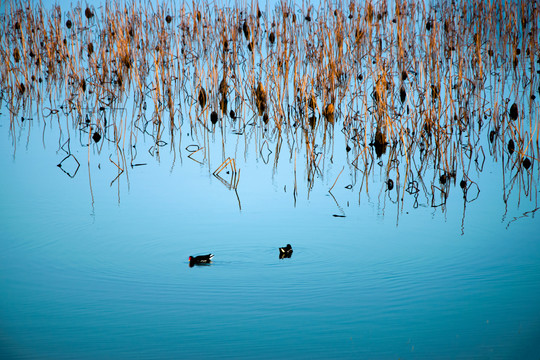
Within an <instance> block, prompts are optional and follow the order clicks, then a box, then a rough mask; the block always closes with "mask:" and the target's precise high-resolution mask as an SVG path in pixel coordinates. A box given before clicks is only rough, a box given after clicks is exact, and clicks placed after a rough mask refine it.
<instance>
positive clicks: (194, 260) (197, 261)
mask: <svg viewBox="0 0 540 360" xmlns="http://www.w3.org/2000/svg"><path fill="white" fill-rule="evenodd" d="M213 257H214V254H208V255H199V256H190V257H189V267H193V266H195V265H207V264H210V263H211V262H212V258H213Z"/></svg>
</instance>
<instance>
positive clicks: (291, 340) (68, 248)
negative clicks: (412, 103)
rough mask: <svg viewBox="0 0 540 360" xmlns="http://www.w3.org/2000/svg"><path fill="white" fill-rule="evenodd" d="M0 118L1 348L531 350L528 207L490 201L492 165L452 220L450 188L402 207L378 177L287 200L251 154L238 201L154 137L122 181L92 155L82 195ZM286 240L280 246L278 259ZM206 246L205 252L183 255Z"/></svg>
mask: <svg viewBox="0 0 540 360" xmlns="http://www.w3.org/2000/svg"><path fill="white" fill-rule="evenodd" d="M0 125H1V127H0V131H1V134H2V139H3V140H2V141H1V142H0V144H1V145H0V146H1V157H0V161H1V164H0V165H1V168H2V169H3V171H2V174H3V175H2V176H1V178H0V179H1V180H0V181H1V184H0V197H1V198H2V205H1V206H0V218H1V225H2V229H3V230H2V240H1V242H0V247H1V248H0V250H1V251H0V257H1V259H0V274H1V282H0V291H1V293H2V296H1V299H2V300H1V302H2V303H1V307H0V324H1V333H0V334H1V335H0V341H1V350H2V354H3V357H4V358H28V359H33V358H88V359H94V358H133V357H138V358H184V357H193V356H201V354H203V356H206V357H211V358H222V357H230V358H237V357H238V358H254V357H257V358H288V357H300V358H336V357H343V358H434V357H435V358H501V359H505V358H531V359H537V358H538V356H539V354H540V353H539V351H540V347H539V346H538V342H537V340H538V338H539V337H540V307H539V306H538V300H539V299H540V262H539V259H540V242H539V241H538V240H539V239H538V236H537V234H538V229H539V227H538V225H539V223H538V220H537V219H536V218H534V217H525V218H522V219H519V220H517V221H514V222H511V223H510V221H511V220H512V218H513V216H519V215H520V214H522V213H523V212H525V211H526V210H528V209H521V208H517V206H516V205H515V204H514V206H513V207H512V209H510V211H509V212H508V214H507V215H506V216H503V215H504V204H503V202H502V200H501V195H500V181H498V180H497V179H498V178H497V177H498V176H499V175H500V174H499V173H498V169H499V167H498V166H493V171H491V172H490V171H484V172H483V173H482V176H483V177H482V180H483V183H484V184H485V186H483V187H482V192H481V197H480V199H479V200H478V201H476V202H473V203H470V204H468V207H467V208H466V216H465V220H464V225H462V221H463V201H462V200H461V199H459V197H458V196H455V197H454V198H455V200H452V198H450V199H449V203H448V206H447V211H446V212H445V213H443V212H442V211H441V210H439V209H433V208H430V207H422V206H420V207H419V208H417V209H414V208H412V207H411V206H410V204H409V208H406V209H404V210H403V211H402V210H399V211H398V209H397V206H396V205H395V204H393V203H392V202H390V201H389V200H388V199H387V201H386V205H384V201H380V200H379V194H378V193H379V189H378V188H377V190H374V191H372V193H373V194H371V195H370V196H367V195H365V194H364V195H363V196H362V198H361V201H360V204H359V203H358V198H357V193H354V194H353V195H351V194H350V192H347V191H348V190H347V189H344V188H343V186H340V188H341V189H336V190H334V191H333V192H334V193H336V194H335V197H336V201H337V204H339V206H340V207H341V209H339V208H338V207H337V204H336V201H334V200H333V199H332V197H331V196H330V195H329V194H328V192H327V188H323V187H322V186H320V187H319V188H317V187H316V188H315V189H314V190H313V192H312V193H311V194H310V197H309V199H308V198H307V196H306V193H305V191H302V190H300V191H299V192H300V194H299V197H298V201H297V204H296V207H295V206H294V200H293V197H292V194H291V193H290V191H288V190H286V185H289V186H291V176H290V174H289V173H287V174H281V173H278V174H276V175H275V176H274V177H272V176H271V174H270V172H269V171H270V170H268V169H267V168H266V167H265V166H263V165H262V164H260V163H258V162H257V161H253V162H252V167H249V168H253V170H252V171H250V170H248V167H246V166H244V169H246V171H245V172H244V173H243V179H245V180H243V181H244V182H245V183H244V187H242V186H239V198H240V199H241V202H242V210H239V208H238V200H237V198H236V196H235V195H234V193H233V192H231V191H229V190H227V188H226V187H224V186H223V185H222V184H220V183H219V182H217V180H216V178H215V177H213V176H211V174H209V173H208V170H207V169H206V168H205V166H201V165H199V164H197V163H195V162H192V161H188V160H186V159H184V160H183V161H184V162H183V165H181V166H176V167H173V168H172V169H171V166H170V162H169V160H170V159H169V158H168V156H170V155H168V154H167V153H165V154H163V155H162V159H161V162H160V163H158V162H156V161H153V162H151V163H149V165H148V166H144V167H139V168H136V170H135V171H132V172H131V177H130V181H129V188H128V186H127V182H126V181H123V182H121V184H120V186H117V185H116V183H115V184H113V186H110V181H111V179H112V178H114V176H112V177H111V176H109V175H110V172H111V171H112V170H111V166H112V165H111V164H107V163H106V158H105V159H104V160H103V161H102V162H101V163H100V167H99V168H98V167H97V166H93V167H92V168H91V172H92V171H93V172H94V175H93V177H92V185H93V194H94V198H95V202H94V205H93V206H92V203H91V197H90V191H89V186H88V177H87V176H88V167H87V166H82V167H81V172H80V173H79V174H78V175H77V176H76V177H75V178H73V179H71V178H69V177H68V176H66V175H65V174H64V173H62V171H60V169H59V168H57V167H56V166H55V165H56V163H57V162H58V161H59V160H61V159H62V158H63V156H64V155H63V154H62V153H61V152H58V151H57V149H55V148H53V147H52V146H45V147H44V146H43V143H42V142H41V141H40V138H41V137H42V136H43V133H42V132H41V131H42V129H43V128H41V127H40V126H36V124H34V125H33V127H32V128H31V129H32V131H30V132H29V134H30V135H29V136H30V141H29V142H28V145H25V141H22V142H19V147H18V149H17V151H16V153H15V155H14V150H13V146H12V144H11V141H10V139H11V137H10V136H9V131H8V129H9V122H8V121H6V119H5V117H3V118H2V122H1V124H0ZM27 130H28V129H27ZM38 130H39V131H38ZM51 133H53V134H54V130H52V129H49V128H47V127H45V136H46V137H47V136H49V135H51ZM26 134H27V133H25V136H26ZM22 138H24V137H22ZM21 144H22V145H21ZM81 151H82V152H83V154H84V152H85V151H86V150H81ZM82 157H83V158H84V156H82ZM266 171H268V174H266V173H265V172H266ZM85 172H86V173H85ZM257 174H259V175H257ZM248 179H249V181H248ZM331 182H333V181H332V180H331V181H330V183H331ZM250 184H251V185H250ZM341 185H343V184H341ZM164 189H166V191H164ZM263 189H264V191H263ZM383 198H384V195H383ZM119 200H120V202H119ZM405 204H407V203H405ZM340 211H342V213H344V214H346V217H345V218H339V217H333V216H332V215H333V214H340V213H341V212H340ZM509 223H510V225H508V224H509ZM462 231H463V232H464V233H463V234H462ZM286 243H291V244H293V248H294V253H293V256H292V258H290V259H284V260H279V259H278V251H277V248H278V247H279V246H284V245H285V244H286ZM206 252H212V253H214V254H215V261H214V263H213V264H212V265H211V266H201V267H195V268H189V267H188V261H187V258H188V256H189V255H193V254H199V253H206Z"/></svg>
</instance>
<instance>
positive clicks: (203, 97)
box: [199, 86, 206, 109]
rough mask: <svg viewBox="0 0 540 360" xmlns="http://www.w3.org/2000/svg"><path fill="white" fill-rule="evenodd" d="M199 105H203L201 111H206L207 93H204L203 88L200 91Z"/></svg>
mask: <svg viewBox="0 0 540 360" xmlns="http://www.w3.org/2000/svg"><path fill="white" fill-rule="evenodd" d="M199 105H201V109H204V106H205V105H206V91H204V88H203V87H202V86H201V89H200V90H199Z"/></svg>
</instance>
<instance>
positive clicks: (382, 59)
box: [0, 0, 540, 205]
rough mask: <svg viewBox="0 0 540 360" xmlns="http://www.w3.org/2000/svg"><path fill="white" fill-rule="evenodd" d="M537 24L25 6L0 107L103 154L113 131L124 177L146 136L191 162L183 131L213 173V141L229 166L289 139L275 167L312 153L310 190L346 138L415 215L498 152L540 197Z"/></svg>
mask: <svg viewBox="0 0 540 360" xmlns="http://www.w3.org/2000/svg"><path fill="white" fill-rule="evenodd" d="M539 18H540V16H539V9H538V8H537V7H535V6H534V3H531V2H528V1H525V0H522V1H518V2H511V3H506V2H492V3H485V2H482V1H480V0H474V1H472V2H464V3H461V4H456V3H449V2H444V1H440V2H425V1H422V0H413V1H409V2H402V1H396V2H395V6H393V7H392V8H389V7H388V4H387V2H385V1H369V2H367V3H362V2H356V1H354V0H353V1H350V2H349V3H348V4H347V6H344V4H343V3H341V2H333V1H322V2H321V3H320V4H319V5H318V6H317V7H315V6H313V5H311V4H308V3H302V5H301V6H298V7H295V6H294V5H292V4H289V3H288V2H281V3H279V4H278V5H277V6H276V7H275V8H274V9H261V8H259V6H258V5H257V4H256V3H253V4H252V5H251V6H249V7H247V6H246V7H242V6H240V5H237V6H235V7H232V8H225V7H223V8H222V7H219V6H218V5H212V7H211V5H209V4H207V3H199V2H195V1H194V2H193V3H191V4H182V5H178V4H175V3H164V4H161V3H152V2H145V1H140V2H128V3H123V2H121V1H111V2H108V3H106V5H105V6H104V7H100V8H94V7H92V6H86V5H81V4H77V5H75V6H74V7H72V8H71V9H60V8H59V7H53V8H52V9H47V8H44V7H41V6H40V5H38V6H36V5H35V4H32V3H26V2H24V1H22V0H16V1H11V2H10V3H9V4H8V6H6V12H5V14H4V15H3V21H2V22H1V24H0V54H1V55H2V57H3V58H4V59H5V61H4V62H3V63H2V64H1V65H0V94H1V102H2V104H3V105H4V106H5V107H6V108H7V109H8V114H9V117H10V129H11V130H12V132H14V131H15V130H16V129H17V128H18V127H19V126H20V125H21V120H20V119H21V117H24V116H23V115H22V114H32V113H35V114H45V113H46V114H47V115H48V116H52V115H51V114H52V113H53V112H54V114H57V113H58V112H59V111H60V110H61V111H63V113H65V114H66V116H67V119H68V122H69V121H71V124H70V125H71V127H72V128H74V129H78V131H84V134H85V136H86V135H87V137H88V141H87V143H86V145H87V146H89V147H90V146H101V147H102V146H103V142H101V143H100V144H98V143H97V142H95V139H92V135H93V134H105V133H106V132H107V131H108V130H107V129H112V130H113V131H109V133H108V134H109V136H112V137H113V138H112V139H110V140H111V142H112V143H113V144H114V145H115V147H116V148H115V150H114V151H115V152H116V155H117V156H116V157H117V161H116V162H114V165H115V167H117V168H118V169H119V170H120V169H123V170H122V171H121V173H122V172H124V170H125V169H127V166H126V161H125V159H124V160H123V157H124V156H123V153H124V152H125V151H126V150H125V146H126V142H125V139H126V138H127V137H128V136H129V141H128V144H129V146H131V147H133V146H136V143H137V139H138V134H139V133H142V134H145V135H149V136H151V137H152V139H153V142H154V144H155V146H154V148H153V149H154V150H155V151H153V153H154V154H155V155H159V149H160V147H162V144H163V143H164V142H166V141H165V140H169V141H171V151H174V152H176V150H175V149H176V147H173V143H174V140H173V139H174V138H175V137H176V138H181V137H180V136H177V135H176V134H177V133H181V132H182V131H184V132H186V133H190V136H191V138H192V139H193V140H194V141H195V142H197V143H198V145H199V146H200V149H204V150H203V153H204V156H203V161H205V160H208V161H209V160H210V157H211V156H210V155H211V154H210V149H211V146H210V145H211V142H213V141H215V139H216V135H217V136H218V139H221V142H222V144H221V157H222V159H225V150H226V149H225V142H226V141H227V136H228V135H227V134H231V133H232V134H234V135H235V136H243V138H244V148H245V151H248V149H249V148H250V146H251V147H252V148H253V149H255V150H254V151H260V148H261V146H262V144H266V146H269V144H272V142H274V144H275V151H274V152H273V156H274V167H275V168H277V164H278V159H279V153H280V151H281V149H282V148H283V149H285V148H286V149H288V151H289V153H290V156H289V159H290V160H289V161H292V156H293V153H294V154H295V155H294V156H295V171H296V156H297V154H305V155H304V156H305V164H306V165H305V166H306V167H305V174H306V177H307V178H308V183H309V185H308V187H309V188H310V187H312V185H313V180H314V179H315V178H316V177H322V174H324V169H325V167H326V166H327V165H326V164H328V163H330V164H331V163H332V161H333V158H334V155H336V151H342V150H336V149H334V143H335V139H336V137H337V136H343V137H344V138H343V139H344V140H343V142H344V143H345V144H346V154H347V155H346V157H347V162H348V165H349V166H350V168H351V169H352V171H353V172H357V171H360V172H362V174H363V176H364V179H366V181H367V176H366V174H369V172H370V171H372V170H371V169H373V163H374V161H378V162H383V160H384V161H385V162H383V165H384V166H385V169H384V170H385V171H384V173H385V176H386V177H389V176H390V174H395V178H396V188H398V187H399V189H400V190H398V191H400V192H401V196H400V198H401V201H403V198H404V197H405V195H406V194H407V193H408V192H407V191H408V190H407V189H409V190H410V189H411V186H409V185H410V182H416V183H419V184H421V186H420V187H421V188H422V191H423V192H425V193H426V194H428V195H426V198H428V199H432V202H435V199H441V201H442V204H443V205H444V203H445V201H446V198H447V197H448V194H449V192H450V188H449V187H448V186H449V184H450V181H448V182H446V181H445V183H444V184H441V181H440V179H441V178H442V177H443V176H444V178H445V179H449V180H451V181H453V182H454V184H455V183H456V181H457V180H456V176H457V175H456V174H460V176H461V177H462V178H463V179H466V181H467V184H471V183H472V177H473V176H472V175H471V174H470V169H471V166H472V165H471V164H472V163H479V162H480V160H479V158H478V157H481V154H483V149H484V148H485V149H489V151H487V150H486V153H488V154H489V155H490V156H492V157H493V158H494V159H495V160H498V159H507V161H506V163H507V165H506V167H507V171H508V172H510V173H512V174H513V176H511V178H512V179H517V178H519V176H521V177H522V180H520V182H517V180H515V184H517V186H518V187H520V189H521V188H523V189H524V188H525V185H524V184H525V183H526V182H525V181H524V179H529V180H531V181H529V183H530V184H533V183H534V184H536V182H533V181H532V178H533V177H532V176H533V175H532V174H533V173H534V174H538V169H539V165H538V160H539V158H540V149H539V126H538V123H539V121H538V120H539V119H538V114H539V112H538V105H537V100H535V99H536V98H537V97H539V96H540V90H538V91H537V89H538V88H539V87H540V84H539V80H538V76H537V72H538V68H540V49H539V46H538V30H537V29H538V26H539V25H540V24H539V23H538V19H539ZM128 101H129V102H133V106H132V108H133V110H132V111H131V113H130V115H131V116H130V118H131V120H128V118H129V117H127V116H126V110H125V109H126V104H127V103H128ZM59 104H61V105H59ZM60 106H61V108H60ZM32 108H34V109H35V110H29V109H32ZM45 109H47V110H46V111H44V110H45ZM54 114H53V115H54ZM105 114H106V115H107V116H106V117H107V121H108V122H106V120H105V116H104V115H105ZM118 114H120V115H118ZM42 116H44V115H42ZM30 117H31V116H30ZM87 118H88V119H89V120H90V121H89V123H86V122H85V119H87ZM187 119H189V122H188V121H187ZM188 123H189V129H186V127H187V126H188V125H187V124H188ZM67 127H68V128H69V126H67ZM183 128H184V129H183ZM65 131H66V133H69V130H68V129H66V130H65ZM86 132H87V134H86ZM100 136H101V135H100ZM229 136H230V135H229ZM282 143H284V144H286V146H285V147H282ZM510 144H512V145H510ZM178 149H180V147H178ZM478 149H481V150H482V151H480V150H478ZM343 150H345V149H343ZM349 153H350V154H351V156H350V157H349V155H348V154H349ZM88 154H89V156H90V154H91V152H90V151H89V153H88ZM191 155H193V153H192V154H190V156H191ZM484 156H485V155H484ZM474 157H477V158H476V159H475V158H474ZM232 158H233V157H231V159H232ZM132 160H133V159H132ZM525 160H528V161H525ZM111 161H112V160H111ZM398 164H399V165H398ZM208 165H209V166H210V164H208ZM230 165H231V166H232V164H230ZM234 166H236V165H234ZM342 171H343V170H342ZM125 172H126V176H127V171H125ZM517 174H520V175H519V176H517ZM340 175H341V172H340ZM340 175H338V176H337V178H339V176H340ZM525 175H526V176H525ZM354 176H356V175H354ZM516 176H517V177H516ZM423 177H426V178H431V179H432V183H433V184H432V185H433V186H426V185H422V184H423ZM337 178H336V181H337ZM115 180H116V179H115ZM464 181H465V180H464ZM503 181H504V180H503ZM416 183H415V184H416ZM236 184H237V181H236ZM295 184H296V175H295ZM385 184H386V183H385ZM398 185H399V186H398ZM334 186H335V182H334V184H333V185H332V187H331V189H332V188H333V187H334ZM415 186H416V185H415ZM534 186H535V185H534ZM413 187H414V186H413ZM361 189H362V187H361ZM363 189H364V190H365V191H367V182H366V187H365V188H363ZM462 189H468V186H467V187H463V188H462ZM360 191H363V190H360ZM413 193H414V194H417V193H418V192H413ZM532 193H533V192H532V191H527V194H528V196H529V197H531V196H532ZM439 195H440V196H439ZM295 196H296V186H295ZM441 196H442V197H441Z"/></svg>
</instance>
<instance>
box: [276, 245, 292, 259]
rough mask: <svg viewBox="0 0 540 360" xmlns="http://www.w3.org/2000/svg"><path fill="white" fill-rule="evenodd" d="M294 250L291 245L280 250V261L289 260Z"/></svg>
mask: <svg viewBox="0 0 540 360" xmlns="http://www.w3.org/2000/svg"><path fill="white" fill-rule="evenodd" d="M292 253H293V249H292V246H291V244H287V246H285V247H280V248H279V258H280V259H289V258H290V257H291V256H292Z"/></svg>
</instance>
